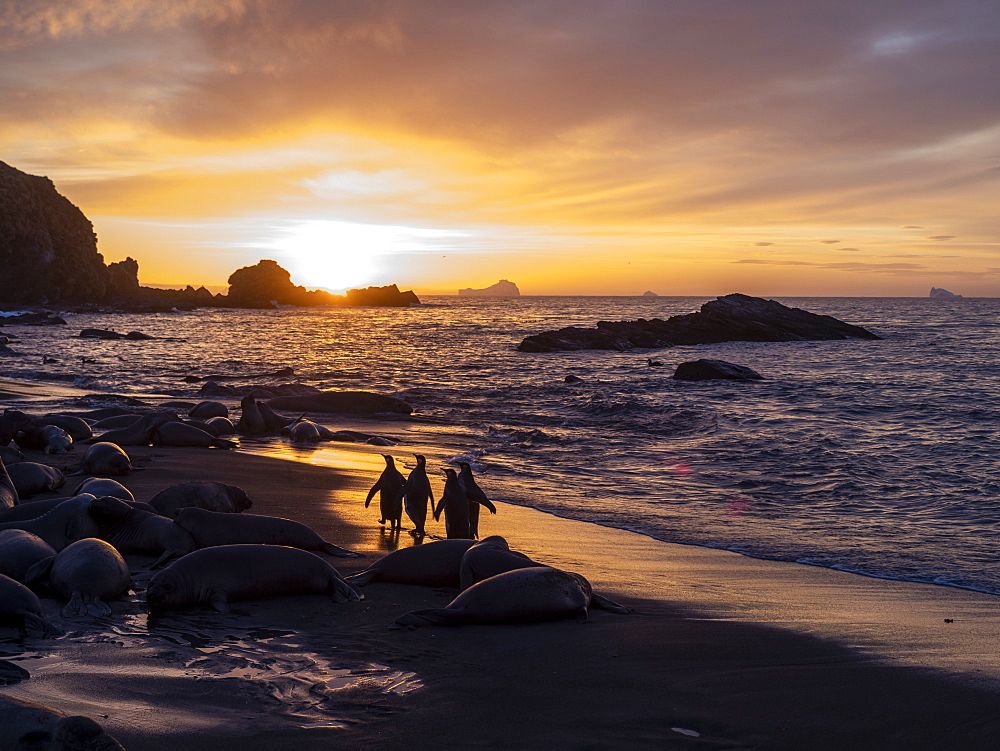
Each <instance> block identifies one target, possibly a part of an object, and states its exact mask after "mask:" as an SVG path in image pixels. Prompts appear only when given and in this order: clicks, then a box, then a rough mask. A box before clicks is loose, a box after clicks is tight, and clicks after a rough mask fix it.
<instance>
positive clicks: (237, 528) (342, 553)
mask: <svg viewBox="0 0 1000 751" xmlns="http://www.w3.org/2000/svg"><path fill="white" fill-rule="evenodd" d="M174 522H175V523H176V524H177V525H178V526H180V527H182V528H184V529H185V530H187V532H188V534H190V535H191V537H192V538H193V539H194V542H195V545H197V546H198V547H199V548H209V547H212V546H213V545H239V544H241V543H251V544H252V543H258V544H264V545H286V546H288V547H290V548H300V549H302V550H312V551H316V552H319V553H326V554H327V555H333V556H337V557H338V558H361V557H362V556H361V555H360V554H358V553H353V552H351V551H350V550H345V549H344V548H341V547H338V546H337V545H334V544H333V543H330V542H327V541H326V540H324V539H323V538H322V537H320V536H319V535H318V534H316V532H315V531H314V530H313V529H312V528H310V527H307V526H306V525H305V524H299V522H296V521H292V520H291V519H281V518H279V517H276V516H260V515H257V514H223V513H219V512H218V511H206V510H205V509H201V508H182V509H178V511H177V513H176V514H175V515H174Z"/></svg>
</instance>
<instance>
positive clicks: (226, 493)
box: [149, 482, 253, 519]
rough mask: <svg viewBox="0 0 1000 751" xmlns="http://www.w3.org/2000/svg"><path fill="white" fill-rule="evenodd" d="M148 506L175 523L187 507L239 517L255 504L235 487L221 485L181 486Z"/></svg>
mask: <svg viewBox="0 0 1000 751" xmlns="http://www.w3.org/2000/svg"><path fill="white" fill-rule="evenodd" d="M149 505H151V506H152V507H153V508H155V509H156V511H157V513H159V514H162V515H163V516H169V517H170V518H171V519H172V518H174V516H175V515H176V514H177V511H178V510H179V509H182V508H188V507H191V508H203V509H206V510H208V511H220V512H222V513H224V514H238V513H240V512H241V511H246V510H247V509H248V508H250V507H251V506H253V501H251V500H250V497H249V496H248V495H247V494H246V493H244V492H243V491H242V490H241V489H240V488H238V487H236V486H235V485H223V484H222V483H221V482H182V483H180V484H179V485H171V486H170V487H169V488H167V489H166V490H161V491H160V492H159V493H157V494H156V495H154V496H153V497H152V498H151V499H150V501H149Z"/></svg>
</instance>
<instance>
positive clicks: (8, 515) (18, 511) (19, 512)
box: [0, 493, 156, 529]
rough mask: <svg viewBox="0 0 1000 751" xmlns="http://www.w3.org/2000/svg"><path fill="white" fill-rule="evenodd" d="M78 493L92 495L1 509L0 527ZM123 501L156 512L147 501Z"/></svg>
mask: <svg viewBox="0 0 1000 751" xmlns="http://www.w3.org/2000/svg"><path fill="white" fill-rule="evenodd" d="M79 495H88V496H93V495H94V494H93V493H76V494H74V495H71V496H63V497H62V498H46V499H45V500H44V501H27V502H26V503H19V504H18V505H16V506H14V508H9V509H4V510H3V511H0V529H3V528H5V527H16V526H17V525H9V524H7V522H23V521H28V520H29V519H37V518H39V517H41V516H45V514H47V513H49V512H50V511H51V510H52V509H54V508H55V507H56V506H58V505H59V504H60V503H62V502H64V501H68V500H69V499H70V498H76V497H77V496H79ZM125 503H127V504H128V505H129V506H132V507H133V508H137V509H142V510H143V511H148V512H149V513H151V514H155V513H156V509H154V508H153V507H152V506H150V505H149V504H148V503H142V502H140V501H125Z"/></svg>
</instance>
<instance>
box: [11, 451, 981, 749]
mask: <svg viewBox="0 0 1000 751" xmlns="http://www.w3.org/2000/svg"><path fill="white" fill-rule="evenodd" d="M409 448H410V447H408V446H405V445H402V444H401V445H400V446H398V447H396V448H394V449H390V450H389V451H390V452H391V453H393V454H396V455H397V456H400V457H406V458H408V457H409V455H410V454H409V451H408V450H407V449H409ZM380 451H385V449H374V448H372V447H354V446H345V447H340V446H338V447H337V448H336V451H335V452H334V453H333V454H332V456H333V457H334V458H333V459H332V460H331V463H332V464H333V465H334V466H333V467H330V466H320V465H312V464H308V463H302V462H292V461H286V460H281V459H276V458H269V457H263V456H255V455H252V454H249V453H247V452H246V451H243V450H240V451H235V452H232V451H230V452H225V451H215V450H200V449H165V448H149V449H136V450H130V453H132V454H134V456H135V457H136V458H137V461H138V462H139V463H140V464H142V465H144V466H145V469H144V470H143V471H141V472H135V473H132V474H131V475H129V476H128V477H127V478H125V480H124V484H126V485H127V486H128V487H129V488H130V489H131V490H132V491H133V493H134V494H135V495H136V497H137V499H138V500H148V499H149V498H150V497H152V495H154V494H155V493H156V492H158V491H159V490H161V489H163V488H165V487H168V486H169V485H172V484H174V483H177V482H182V481H185V480H193V479H199V480H216V481H219V482H226V483H231V484H236V485H240V486H241V487H243V488H244V489H245V490H247V492H248V493H249V494H250V495H251V497H252V498H253V499H254V508H253V509H251V511H252V512H253V513H261V514H272V515H276V516H285V517H288V518H292V519H297V520H299V521H303V522H306V523H309V524H310V525H311V526H313V527H314V528H316V529H317V530H318V531H319V532H321V533H322V534H323V535H324V537H326V538H327V539H328V540H330V541H332V542H334V543H336V544H338V545H342V546H344V547H348V548H352V549H356V550H358V551H360V552H364V553H365V554H366V555H368V556H369V557H368V558H367V559H363V560H355V559H333V558H332V559H330V560H331V562H332V563H334V565H336V566H337V568H338V569H340V570H341V572H343V573H345V574H346V573H350V572H353V571H357V570H361V569H363V568H364V567H365V565H366V564H368V563H371V562H372V561H373V560H375V559H377V557H378V556H380V555H382V554H384V553H385V552H386V550H387V549H391V548H392V547H393V546H394V545H396V544H399V545H408V544H411V539H410V538H409V536H408V535H407V534H406V533H405V532H404V533H403V535H401V538H402V539H400V540H398V541H397V540H395V539H394V538H393V537H392V536H390V535H387V534H386V533H384V532H382V531H380V528H379V525H378V524H377V511H376V510H375V508H374V506H373V508H371V509H369V510H367V511H366V510H365V509H364V507H363V501H364V496H365V493H366V492H367V489H368V487H370V485H371V483H372V482H373V481H374V478H375V476H376V475H377V472H378V471H379V469H380V468H381V465H382V461H381V459H380V458H379V456H378V453H379V452H380ZM30 453H33V454H34V453H36V452H30ZM75 453H76V452H74V454H75ZM427 453H430V452H427ZM74 454H70V455H69V456H67V457H59V458H58V461H59V463H60V464H69V463H72V462H73V461H77V460H78V456H74ZM316 456H317V458H319V457H320V456H322V455H321V454H320V453H319V452H317V453H316ZM327 456H328V457H329V456H331V455H327ZM28 458H29V459H33V460H36V461H40V460H44V459H45V458H46V457H43V456H42V455H41V454H38V455H37V456H29V457H28ZM48 458H49V459H51V458H52V457H48ZM303 458H305V457H303ZM53 463H55V462H53ZM73 483H74V480H73V478H71V479H70V481H69V482H68V483H67V488H66V491H67V492H69V491H70V490H72V488H73V487H75V485H74V484H73ZM434 486H435V491H437V490H439V488H440V486H441V483H440V481H437V480H435V481H434ZM429 530H430V531H431V533H432V534H438V533H442V532H443V527H442V525H440V524H434V523H431V524H429ZM481 531H482V533H483V534H484V535H487V534H502V535H504V536H505V537H507V539H508V540H509V541H510V543H511V547H512V548H515V549H519V550H521V551H523V552H525V553H527V554H529V555H530V556H531V557H533V558H535V559H536V560H539V561H541V562H545V563H551V564H553V565H556V566H559V567H563V568H566V569H569V570H573V571H577V572H579V573H582V574H584V575H586V576H587V577H588V578H589V579H590V580H591V582H592V583H593V584H594V587H595V589H596V590H597V591H599V592H601V593H602V594H604V595H606V596H609V597H611V598H612V599H615V600H617V601H619V602H622V603H624V604H627V605H630V606H631V607H633V608H635V609H636V613H635V614H633V615H628V616H622V615H616V614H614V613H610V612H606V611H599V610H595V611H592V614H591V622H590V623H588V624H585V625H583V624H579V623H577V622H575V621H573V620H567V621H562V622H554V623H543V624H531V625H519V626H466V627H461V628H422V629H417V630H412V631H411V630H402V631H390V630H388V629H387V628H386V626H387V624H389V623H390V622H391V621H392V620H393V619H394V618H396V617H397V616H398V615H400V614H402V613H405V612H407V611H410V610H415V609H419V608H427V607H442V606H444V605H446V604H447V603H448V601H449V600H450V599H451V598H452V597H453V596H454V594H455V592H454V591H450V590H446V589H433V588H425V587H406V586H402V585H392V584H378V583H376V584H371V585H368V586H367V587H365V588H364V593H365V600H364V601H363V602H361V603H346V604H334V603H331V602H330V601H329V600H328V599H327V598H325V597H322V596H303V597H286V598H275V599H271V600H261V601H253V602H237V603H235V604H234V606H233V610H232V612H231V613H229V614H226V615H221V614H217V613H215V612H214V611H212V610H210V609H208V608H197V609H193V610H188V611H179V612H177V613H171V614H169V615H165V616H162V617H158V618H156V619H153V620H150V619H149V618H148V617H147V613H146V610H145V607H144V605H143V602H142V598H141V595H131V596H130V597H129V599H128V600H126V601H123V602H118V603H115V604H114V605H113V610H114V616H113V617H112V618H111V619H107V620H102V619H88V620H84V621H78V622H72V621H68V620H65V619H62V618H60V617H59V616H58V608H59V606H60V604H59V603H58V602H57V601H56V600H53V599H47V600H45V605H46V609H47V613H48V614H49V615H51V616H52V619H53V620H54V621H56V622H57V623H58V624H59V625H60V626H61V627H62V628H63V629H65V630H66V631H67V633H66V635H65V636H63V637H61V638H59V639H48V640H45V639H40V638H38V637H37V636H36V635H32V636H31V637H29V638H28V639H27V640H26V642H25V643H24V644H23V645H19V644H17V643H16V640H15V639H14V632H13V630H12V629H0V652H2V653H3V655H0V656H4V655H6V659H12V660H14V661H16V662H18V664H20V665H22V666H23V667H25V668H26V669H28V670H29V671H30V672H31V673H32V678H31V679H30V680H28V681H25V682H23V683H21V684H18V685H15V686H9V687H5V688H4V689H3V690H4V691H5V692H6V693H10V694H13V695H16V696H20V697H23V698H27V699H32V700H34V701H39V702H42V703H45V704H48V705H50V706H54V707H57V708H59V709H61V710H62V711H64V712H67V713H69V714H86V715H89V716H91V717H93V718H94V719H97V720H98V721H99V722H101V723H102V724H104V726H105V727H106V728H107V729H108V730H109V731H110V732H111V733H112V734H113V735H115V737H117V738H118V739H119V740H120V741H121V742H122V743H123V745H125V747H126V748H130V749H133V751H134V750H135V749H150V750H153V751H156V750H159V749H164V750H166V749H177V748H185V749H193V750H196V751H197V750H198V749H213V751H218V749H229V748H237V747H239V748H241V749H246V750H247V751H250V750H251V749H261V750H262V751H263V750H265V749H277V750H281V749H298V750H300V751H301V749H312V748H317V749H318V748H330V747H345V748H363V749H364V748H372V749H375V748H378V749H385V748H389V749H393V748H400V749H402V748H414V747H416V748H431V747H433V748H476V747H489V748H543V747H556V748H761V749H771V748H774V749H805V748H809V749H827V748H829V749H844V748H882V749H892V748H899V749H904V748H905V749H918V748H956V749H977V748H992V747H994V744H995V742H996V738H997V737H998V732H1000V712H998V709H1000V657H998V655H997V650H996V649H995V647H996V644H997V637H998V634H1000V607H998V606H1000V599H998V598H996V597H993V596H989V595H981V594H977V593H973V592H965V591H961V590H957V589H949V588H944V587H935V586H930V585H926V586H925V585H916V584H910V583H902V582H893V581H884V580H878V579H872V578H866V577H861V576H856V575H852V574H846V573H840V572H836V571H829V570H825V569H819V568H813V567H808V566H802V565H795V564H784V563H774V562H767V561H759V560H754V559H750V558H746V557H744V556H740V555H736V554H732V553H727V552H723V551H716V550H709V549H705V548H698V547H694V546H681V545H670V544H666V543H660V542H657V541H654V540H651V539H649V538H647V537H644V536H641V535H637V534H633V533H629V532H624V531H620V530H612V529H606V528H602V527H598V526H596V525H591V524H586V523H582V522H574V521H569V520H564V519H559V518H557V517H554V516H551V515H549V514H545V513H541V512H538V511H535V510H533V509H526V508H520V507H515V506H509V505H505V504H498V514H497V515H496V516H487V517H485V518H484V520H483V522H482V530H481ZM149 560H151V559H143V558H131V559H130V563H131V564H132V570H133V573H134V575H135V579H136V583H137V586H138V588H139V589H142V588H143V586H144V582H145V581H147V580H148V574H146V573H145V571H144V569H143V567H142V565H141V564H142V563H143V562H147V563H148V562H149ZM946 618H948V619H951V620H952V621H953V622H952V623H945V619H946Z"/></svg>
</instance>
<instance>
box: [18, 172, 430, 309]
mask: <svg viewBox="0 0 1000 751" xmlns="http://www.w3.org/2000/svg"><path fill="white" fill-rule="evenodd" d="M229 285H230V286H229V291H228V293H227V294H225V295H222V294H214V295H213V294H212V293H211V292H210V291H209V290H207V289H206V288H205V287H204V286H201V287H198V288H197V289H196V288H194V287H193V286H191V285H188V286H187V287H185V288H184V289H158V288H155V287H143V286H140V285H139V263H138V262H137V261H136V260H135V259H133V258H126V259H125V260H124V261H117V262H115V263H111V264H105V262H104V256H102V255H101V254H100V253H99V252H98V251H97V235H96V234H95V233H94V226H93V225H92V224H91V223H90V220H89V219H87V217H86V216H84V214H83V212H82V211H80V209H79V208H77V207H76V206H74V205H73V204H72V203H71V202H70V201H69V199H67V198H66V197H65V196H62V195H60V194H59V193H58V192H57V191H56V188H55V185H53V183H52V181H51V180H49V179H48V178H47V177H36V176H35V175H29V174H27V173H25V172H21V171H20V170H18V169H15V168H14V167H11V166H10V165H8V164H4V163H3V162H0V307H2V306H4V305H12V306H20V305H70V306H77V307H81V306H82V307H84V308H86V307H87V306H111V307H114V308H117V309H122V310H127V311H130V312H131V311H136V312H151V311H156V310H170V309H171V308H181V309H185V310H190V309H193V308H204V307H215V308H229V307H235V308H273V307H275V305H279V306H280V305H289V306H312V305H374V306H401V307H405V306H408V305H413V304H419V303H420V300H419V299H418V298H417V296H416V295H415V294H414V293H413V292H410V291H407V292H400V291H399V289H398V288H397V287H396V285H395V284H390V285H388V286H385V287H368V288H366V289H355V290H349V291H348V292H347V294H346V295H334V294H331V293H330V292H325V291H323V290H307V289H306V288H305V287H300V286H298V285H295V284H292V281H291V275H290V274H289V273H288V272H287V271H286V270H285V269H283V268H281V266H279V265H278V264H277V263H276V262H275V261H271V260H262V261H260V262H259V263H257V264H256V265H254V266H245V267H243V268H241V269H237V270H236V271H234V272H233V274H232V275H231V276H230V277H229Z"/></svg>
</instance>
